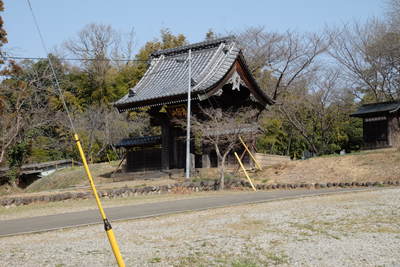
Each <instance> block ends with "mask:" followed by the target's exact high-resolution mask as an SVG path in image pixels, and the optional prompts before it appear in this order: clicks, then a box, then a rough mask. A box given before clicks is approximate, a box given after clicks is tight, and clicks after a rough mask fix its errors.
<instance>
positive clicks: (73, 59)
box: [2, 56, 148, 62]
mask: <svg viewBox="0 0 400 267" xmlns="http://www.w3.org/2000/svg"><path fill="white" fill-rule="evenodd" d="M2 57H3V58H4V59H19V60H24V59H26V60H48V57H17V56H2ZM55 58H57V59H59V60H67V61H121V62H148V60H144V59H121V58H118V59H108V58H104V59H101V58H61V57H55Z"/></svg>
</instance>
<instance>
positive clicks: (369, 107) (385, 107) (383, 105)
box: [351, 101, 400, 117]
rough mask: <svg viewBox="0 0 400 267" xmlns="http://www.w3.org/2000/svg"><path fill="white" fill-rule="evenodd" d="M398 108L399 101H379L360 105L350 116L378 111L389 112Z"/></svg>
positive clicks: (361, 115)
mask: <svg viewBox="0 0 400 267" xmlns="http://www.w3.org/2000/svg"><path fill="white" fill-rule="evenodd" d="M399 109H400V101H390V102H380V103H372V104H366V105H362V106H361V107H359V108H358V110H357V111H356V112H354V113H353V114H351V116H352V117H366V116H368V115H373V114H379V113H390V112H395V111H397V110H399Z"/></svg>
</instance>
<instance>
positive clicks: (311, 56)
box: [239, 27, 329, 100]
mask: <svg viewBox="0 0 400 267" xmlns="http://www.w3.org/2000/svg"><path fill="white" fill-rule="evenodd" d="M239 40H240V42H241V45H242V46H243V47H244V48H245V49H244V53H245V57H246V59H247V61H248V63H249V65H250V68H251V71H252V72H253V73H254V74H255V76H256V77H257V78H258V80H259V82H260V83H261V84H262V85H263V86H264V87H266V89H267V91H268V92H267V93H268V94H269V95H271V96H272V98H273V99H274V100H277V99H279V98H280V97H281V96H282V95H284V94H285V93H286V92H288V91H289V90H290V88H291V86H292V85H293V84H294V83H295V82H296V81H298V80H302V79H303V78H304V77H305V76H307V75H308V74H309V73H310V72H313V71H315V69H316V68H317V64H315V63H316V58H317V57H318V56H319V55H320V54H322V53H324V52H325V51H326V50H327V48H328V45H329V43H328V40H327V38H325V36H323V35H318V34H299V33H296V32H291V31H287V32H286V33H283V34H281V33H275V32H266V31H265V30H264V28H263V27H257V28H248V29H247V30H245V31H244V32H243V33H241V34H240V35H239Z"/></svg>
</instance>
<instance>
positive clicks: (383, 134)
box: [350, 101, 400, 149]
mask: <svg viewBox="0 0 400 267" xmlns="http://www.w3.org/2000/svg"><path fill="white" fill-rule="evenodd" d="M399 110H400V101H390V102H380V103H372V104H366V105H362V106H361V107H359V108H358V110H357V111H356V112H354V113H353V114H351V115H350V116H352V117H358V118H362V120H363V139H364V146H363V148H364V149H373V148H384V147H392V146H394V145H396V144H399V143H400V127H399V126H400V118H399V116H400V112H399Z"/></svg>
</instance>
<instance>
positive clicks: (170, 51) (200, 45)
mask: <svg viewBox="0 0 400 267" xmlns="http://www.w3.org/2000/svg"><path fill="white" fill-rule="evenodd" d="M235 39H236V38H235V36H234V35H230V36H226V37H223V38H218V39H214V40H210V41H204V42H200V43H194V44H190V45H184V46H180V47H176V48H168V49H164V50H158V51H156V52H154V53H152V54H151V57H152V58H155V57H159V56H161V55H165V56H169V55H176V54H183V53H186V52H187V51H188V50H189V49H192V50H201V49H206V48H210V47H215V46H219V45H220V44H221V43H227V42H232V41H234V40H235Z"/></svg>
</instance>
